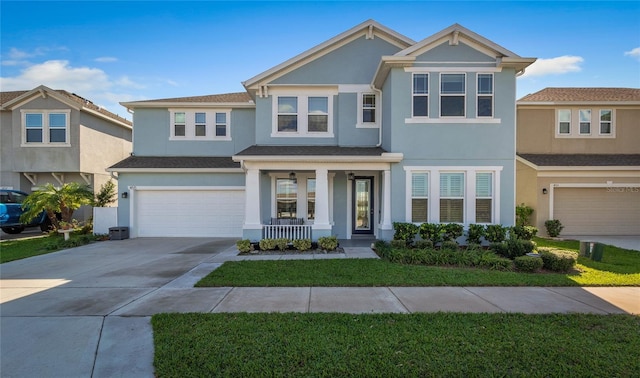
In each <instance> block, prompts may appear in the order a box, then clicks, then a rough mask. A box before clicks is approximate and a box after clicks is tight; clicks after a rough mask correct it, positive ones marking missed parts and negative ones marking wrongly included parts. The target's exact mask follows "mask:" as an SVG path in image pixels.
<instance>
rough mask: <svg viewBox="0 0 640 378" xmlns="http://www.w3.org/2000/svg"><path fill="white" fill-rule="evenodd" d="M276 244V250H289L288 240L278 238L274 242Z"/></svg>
mask: <svg viewBox="0 0 640 378" xmlns="http://www.w3.org/2000/svg"><path fill="white" fill-rule="evenodd" d="M275 243H276V248H278V249H279V250H281V251H284V250H285V249H287V248H289V239H287V238H278V239H276V240H275Z"/></svg>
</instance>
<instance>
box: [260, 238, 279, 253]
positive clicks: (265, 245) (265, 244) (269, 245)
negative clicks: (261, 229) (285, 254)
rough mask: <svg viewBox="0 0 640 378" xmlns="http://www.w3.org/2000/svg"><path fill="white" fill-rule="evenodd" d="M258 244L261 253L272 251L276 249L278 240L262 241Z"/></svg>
mask: <svg viewBox="0 0 640 378" xmlns="http://www.w3.org/2000/svg"><path fill="white" fill-rule="evenodd" d="M258 244H259V245H260V250H261V251H272V250H274V249H276V239H262V240H260V243H258Z"/></svg>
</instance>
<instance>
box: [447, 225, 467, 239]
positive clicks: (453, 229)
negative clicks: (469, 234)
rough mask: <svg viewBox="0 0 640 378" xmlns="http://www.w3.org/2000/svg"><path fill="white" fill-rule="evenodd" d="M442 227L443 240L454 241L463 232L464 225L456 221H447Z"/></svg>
mask: <svg viewBox="0 0 640 378" xmlns="http://www.w3.org/2000/svg"><path fill="white" fill-rule="evenodd" d="M442 228H443V229H444V240H453V241H455V240H456V239H458V238H459V237H460V236H462V234H463V233H464V227H462V225H461V224H457V223H447V224H445V225H444V226H443V227H442Z"/></svg>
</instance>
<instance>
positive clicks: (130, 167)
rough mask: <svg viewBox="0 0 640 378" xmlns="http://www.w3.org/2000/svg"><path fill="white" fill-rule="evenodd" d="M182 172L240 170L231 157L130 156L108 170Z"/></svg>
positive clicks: (238, 164)
mask: <svg viewBox="0 0 640 378" xmlns="http://www.w3.org/2000/svg"><path fill="white" fill-rule="evenodd" d="M170 170H180V171H182V172H184V171H185V170H240V163H237V162H235V161H233V160H231V157H213V156H129V157H128V158H126V159H124V160H122V161H120V162H118V163H116V164H114V165H112V166H111V167H109V168H107V171H108V172H140V171H170Z"/></svg>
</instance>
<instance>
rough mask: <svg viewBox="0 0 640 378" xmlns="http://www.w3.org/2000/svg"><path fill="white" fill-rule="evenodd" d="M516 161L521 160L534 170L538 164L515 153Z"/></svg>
mask: <svg viewBox="0 0 640 378" xmlns="http://www.w3.org/2000/svg"><path fill="white" fill-rule="evenodd" d="M516 161H519V162H521V163H522V164H524V165H526V166H529V167H531V168H533V169H535V170H538V166H537V165H535V164H533V163H532V162H530V161H529V160H527V159H525V158H523V157H520V156H518V155H516Z"/></svg>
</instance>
